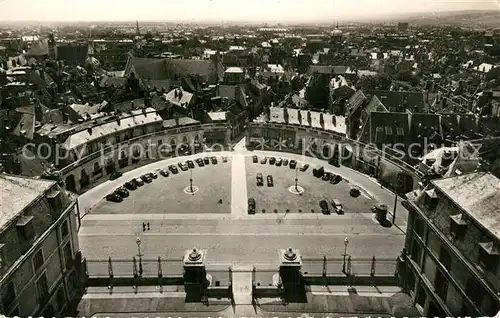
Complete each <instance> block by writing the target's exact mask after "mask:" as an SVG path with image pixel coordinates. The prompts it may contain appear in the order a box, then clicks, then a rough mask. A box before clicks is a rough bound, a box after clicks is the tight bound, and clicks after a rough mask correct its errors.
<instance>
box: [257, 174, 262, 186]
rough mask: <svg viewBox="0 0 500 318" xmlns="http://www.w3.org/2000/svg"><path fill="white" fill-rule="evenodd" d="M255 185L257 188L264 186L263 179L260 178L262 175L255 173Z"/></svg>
mask: <svg viewBox="0 0 500 318" xmlns="http://www.w3.org/2000/svg"><path fill="white" fill-rule="evenodd" d="M257 185H258V186H263V185H264V177H263V176H262V173H257Z"/></svg>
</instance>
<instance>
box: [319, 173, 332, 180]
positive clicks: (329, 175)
mask: <svg viewBox="0 0 500 318" xmlns="http://www.w3.org/2000/svg"><path fill="white" fill-rule="evenodd" d="M331 176H332V174H331V173H330V172H325V173H324V174H323V177H322V178H321V179H323V181H330V177H331Z"/></svg>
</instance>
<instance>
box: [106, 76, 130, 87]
mask: <svg viewBox="0 0 500 318" xmlns="http://www.w3.org/2000/svg"><path fill="white" fill-rule="evenodd" d="M126 84H127V78H126V77H112V76H104V77H103V78H102V80H101V83H100V85H101V86H114V87H125V85H126Z"/></svg>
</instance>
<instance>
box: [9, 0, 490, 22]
mask: <svg viewBox="0 0 500 318" xmlns="http://www.w3.org/2000/svg"><path fill="white" fill-rule="evenodd" d="M455 10H500V0H454V1H452V0H0V21H19V20H22V21H135V20H139V21H179V20H182V21H189V20H191V21H194V22H197V21H199V22H203V21H245V22H261V21H268V22H293V21H297V22H299V21H300V22H311V21H318V22H320V21H321V22H324V21H329V20H346V19H356V18H359V19H366V18H370V17H374V18H376V17H380V16H387V15H398V14H401V13H418V12H436V11H455Z"/></svg>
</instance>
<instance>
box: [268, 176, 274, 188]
mask: <svg viewBox="0 0 500 318" xmlns="http://www.w3.org/2000/svg"><path fill="white" fill-rule="evenodd" d="M267 186H268V187H274V181H273V176H272V175H268V176H267Z"/></svg>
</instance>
